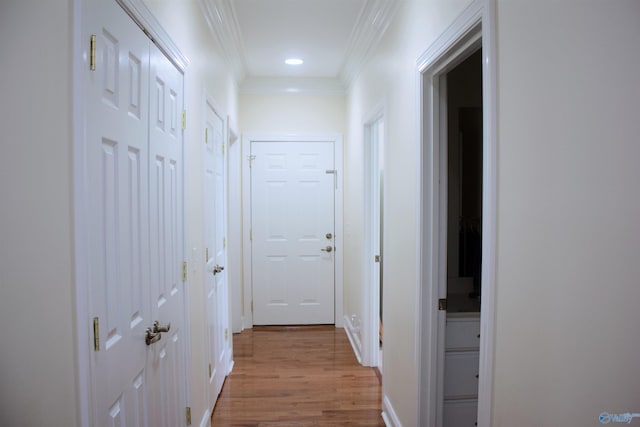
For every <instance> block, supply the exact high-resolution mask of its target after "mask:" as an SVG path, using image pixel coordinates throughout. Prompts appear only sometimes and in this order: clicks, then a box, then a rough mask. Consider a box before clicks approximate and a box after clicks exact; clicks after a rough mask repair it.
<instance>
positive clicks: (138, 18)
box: [116, 0, 189, 74]
mask: <svg viewBox="0 0 640 427" xmlns="http://www.w3.org/2000/svg"><path fill="white" fill-rule="evenodd" d="M116 2H117V3H119V4H120V5H121V6H122V8H123V9H124V11H125V12H127V14H128V15H129V16H130V17H131V19H133V21H134V22H135V23H136V24H137V25H138V26H139V27H140V28H141V29H142V31H144V33H145V34H146V35H147V37H149V38H150V39H151V41H153V43H154V44H155V45H156V46H158V48H159V49H160V50H161V51H162V52H163V53H164V54H165V56H166V57H167V58H168V59H169V60H170V61H171V62H172V63H173V65H175V67H176V68H177V69H178V70H180V72H181V73H183V74H184V72H185V70H186V69H187V66H188V65H189V59H188V58H187V57H186V56H184V55H183V54H182V51H181V50H180V49H179V48H178V46H177V45H176V44H175V43H174V42H173V40H172V39H171V37H170V36H169V34H168V33H167V32H166V31H165V30H164V28H162V25H160V22H158V20H157V19H156V17H155V16H153V14H152V13H151V11H150V10H149V8H148V7H147V5H145V4H144V3H143V1H142V0H116Z"/></svg>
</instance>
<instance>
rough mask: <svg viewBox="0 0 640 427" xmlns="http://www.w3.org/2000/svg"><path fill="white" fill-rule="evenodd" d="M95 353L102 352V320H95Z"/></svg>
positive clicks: (95, 318)
mask: <svg viewBox="0 0 640 427" xmlns="http://www.w3.org/2000/svg"><path fill="white" fill-rule="evenodd" d="M93 351H100V319H99V318H97V317H94V318H93Z"/></svg>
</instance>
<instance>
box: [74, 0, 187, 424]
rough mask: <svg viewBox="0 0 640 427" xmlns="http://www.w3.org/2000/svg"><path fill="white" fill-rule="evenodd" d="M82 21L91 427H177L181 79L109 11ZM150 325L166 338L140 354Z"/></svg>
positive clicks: (180, 415)
mask: <svg viewBox="0 0 640 427" xmlns="http://www.w3.org/2000/svg"><path fill="white" fill-rule="evenodd" d="M87 10H88V14H87V21H86V22H87V30H88V32H89V33H92V34H95V35H96V41H97V44H96V58H97V60H96V67H95V71H89V70H87V74H86V75H87V79H86V93H87V97H88V99H87V112H86V145H85V147H84V149H85V152H86V153H85V156H86V159H87V163H86V166H85V167H86V171H85V175H86V176H87V182H86V185H85V189H84V191H85V194H86V200H87V206H85V212H86V217H82V218H79V219H78V220H79V221H81V223H83V224H85V225H84V226H85V227H87V229H88V235H89V244H88V248H89V251H90V254H89V265H88V270H89V271H90V273H89V274H90V276H89V280H90V283H89V289H90V301H89V307H90V313H91V315H90V316H91V319H89V321H90V322H91V321H92V320H94V319H95V320H96V321H97V326H98V328H97V329H94V330H96V332H97V334H96V335H97V337H98V338H99V343H100V346H99V348H96V349H95V351H94V352H93V353H92V360H91V388H92V395H91V400H90V401H91V404H92V408H91V417H92V423H91V424H92V425H95V426H118V425H120V426H124V425H126V426H147V427H155V426H171V427H174V426H183V425H185V423H186V420H185V416H184V408H185V406H186V399H185V388H186V369H185V366H186V365H185V355H184V352H185V348H186V347H185V342H184V337H183V333H184V319H185V316H184V315H185V307H184V302H185V298H184V292H183V282H182V278H181V264H182V260H183V259H184V257H183V253H182V246H183V244H182V242H183V236H182V229H183V225H182V224H183V220H182V206H183V200H182V164H183V163H182V162H183V160H182V131H181V129H180V127H179V123H180V121H179V115H180V114H181V110H182V107H181V106H182V76H181V74H180V73H179V72H178V71H177V70H176V69H175V67H173V66H172V65H171V64H170V63H169V62H168V61H167V59H166V58H165V57H164V56H163V55H162V54H161V53H160V52H159V51H158V49H157V48H156V47H155V46H154V45H153V44H152V43H151V42H150V40H149V39H148V38H147V37H146V36H145V35H144V33H143V32H142V31H141V30H140V29H139V28H138V27H137V26H136V25H135V24H134V23H133V21H132V20H131V19H130V18H129V17H128V16H127V15H126V13H125V12H124V11H123V10H122V9H121V8H120V6H118V5H117V4H116V2H114V1H100V2H90V3H88V9H87ZM87 36H88V34H87ZM88 39H89V37H87V40H88ZM150 203H152V208H151V209H150ZM156 320H158V321H159V322H160V325H163V326H164V325H168V324H169V323H170V324H171V326H170V332H168V333H163V334H162V336H161V339H159V340H157V342H154V343H150V344H149V345H147V343H146V342H145V335H146V329H147V328H153V324H154V321H156ZM92 323H93V322H92ZM158 337H160V335H158Z"/></svg>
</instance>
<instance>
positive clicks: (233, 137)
mask: <svg viewBox="0 0 640 427" xmlns="http://www.w3.org/2000/svg"><path fill="white" fill-rule="evenodd" d="M227 129H228V130H229V138H228V139H229V147H228V148H229V151H228V156H227V157H228V162H229V163H228V166H229V168H228V174H227V175H228V178H229V180H228V182H227V188H228V190H229V191H228V202H229V204H228V205H227V210H228V212H229V220H228V221H229V224H228V226H229V228H228V230H227V233H228V236H227V237H228V238H227V242H228V251H229V273H228V276H227V277H228V280H229V291H230V292H229V296H230V298H231V305H230V312H231V313H230V314H231V320H230V322H231V323H230V326H231V331H232V332H233V333H238V332H242V329H243V324H244V322H243V298H242V195H241V193H242V184H241V182H242V170H241V169H242V168H241V163H242V160H241V159H242V152H241V151H242V144H241V141H240V139H239V132H238V128H237V126H236V124H235V122H234V120H233V119H232V118H231V116H229V117H228V119H227ZM232 347H233V346H232Z"/></svg>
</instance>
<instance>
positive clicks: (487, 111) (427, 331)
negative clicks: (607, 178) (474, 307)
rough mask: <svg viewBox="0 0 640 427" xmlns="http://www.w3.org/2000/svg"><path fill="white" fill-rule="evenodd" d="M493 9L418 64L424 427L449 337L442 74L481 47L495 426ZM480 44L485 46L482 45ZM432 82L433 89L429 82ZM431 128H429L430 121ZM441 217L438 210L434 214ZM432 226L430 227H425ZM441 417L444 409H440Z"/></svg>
mask: <svg viewBox="0 0 640 427" xmlns="http://www.w3.org/2000/svg"><path fill="white" fill-rule="evenodd" d="M494 27H495V5H494V0H476V1H474V2H473V3H472V4H471V5H470V6H469V7H468V8H467V9H466V10H465V11H463V13H462V14H461V15H460V16H459V17H458V18H457V19H456V20H455V21H454V23H453V24H452V25H451V26H450V27H449V28H448V29H447V30H445V32H444V33H443V34H442V35H441V36H440V37H439V38H438V39H437V40H436V41H435V42H434V43H433V44H432V45H431V46H430V47H429V49H428V50H427V51H426V52H425V53H424V54H423V55H421V56H420V58H419V59H418V61H417V71H418V72H417V79H418V87H419V91H418V104H419V105H418V107H419V108H418V114H419V116H418V123H419V126H420V129H419V130H420V135H421V137H420V141H419V147H418V150H419V153H420V154H419V156H418V161H419V171H420V183H419V186H420V189H419V191H420V194H419V198H420V205H419V215H418V229H419V231H420V239H419V247H418V250H417V252H418V259H419V260H420V262H419V263H418V275H417V277H418V283H417V290H418V298H417V304H418V307H417V310H418V311H417V317H418V319H419V323H418V328H417V331H416V332H417V335H416V343H417V346H416V348H417V351H418V359H417V360H418V370H419V379H420V380H419V381H420V383H419V393H418V396H419V401H420V402H424V404H421V405H419V409H418V411H419V412H418V419H419V421H420V425H425V426H436V425H438V424H436V422H437V421H438V420H437V419H436V414H437V413H438V403H437V402H438V393H437V390H438V387H437V385H438V372H439V366H440V363H441V362H440V361H438V358H437V357H435V356H437V354H438V346H439V345H441V343H442V340H443V337H441V336H439V335H441V331H440V332H439V331H438V317H439V316H440V317H442V315H441V314H439V313H438V310H437V307H436V306H437V304H436V301H437V298H438V286H437V283H438V268H433V267H434V266H437V265H438V259H437V251H438V240H437V238H436V234H437V230H438V229H439V226H440V225H441V224H439V223H438V219H437V215H438V214H437V212H436V211H435V210H434V207H437V206H438V197H439V192H438V191H439V190H437V187H436V186H434V184H433V183H434V182H435V178H436V177H438V174H439V172H438V166H439V165H438V162H439V158H440V156H439V154H438V151H437V150H438V146H439V136H438V126H439V115H438V114H439V113H438V111H439V109H440V103H439V100H438V80H439V76H440V75H441V74H444V73H446V72H447V71H448V70H449V69H451V68H453V67H455V66H456V65H457V64H458V63H459V62H461V61H462V60H464V59H466V56H465V55H466V54H469V53H472V52H473V51H475V50H477V49H478V48H479V46H480V43H482V47H483V56H484V58H483V111H484V114H483V129H484V130H483V132H484V135H483V141H484V142H483V146H484V155H483V157H484V158H483V174H484V176H483V180H484V183H483V239H482V240H483V242H482V244H483V248H482V259H483V263H482V307H481V338H480V366H479V376H480V383H479V389H478V396H479V400H478V425H479V426H481V427H489V426H490V425H491V404H492V386H493V349H494V344H493V343H494V334H493V332H494V329H495V323H494V313H495V306H494V299H495V262H496V252H495V243H496V190H497V183H496V114H497V110H496V99H495V94H496V87H497V86H496V74H495V73H496V70H495V29H494ZM480 39H482V41H480ZM427 80H431V84H429V85H426V84H425V82H426V81H427ZM429 110H432V111H433V114H432V115H429V119H428V120H429V121H428V122H425V123H423V118H424V117H425V113H428V111H429ZM436 209H437V208H436ZM424 218H429V219H430V220H429V221H428V222H423V219H424ZM440 411H441V408H440Z"/></svg>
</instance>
